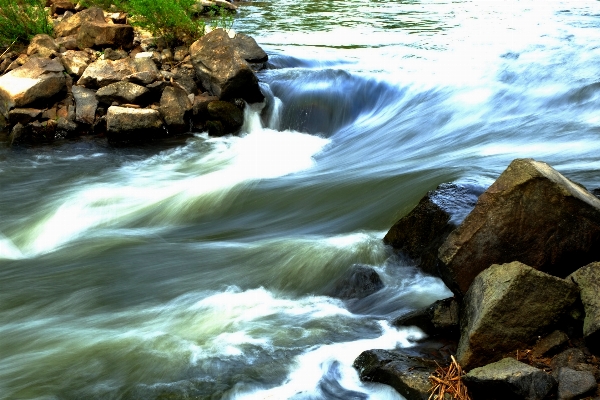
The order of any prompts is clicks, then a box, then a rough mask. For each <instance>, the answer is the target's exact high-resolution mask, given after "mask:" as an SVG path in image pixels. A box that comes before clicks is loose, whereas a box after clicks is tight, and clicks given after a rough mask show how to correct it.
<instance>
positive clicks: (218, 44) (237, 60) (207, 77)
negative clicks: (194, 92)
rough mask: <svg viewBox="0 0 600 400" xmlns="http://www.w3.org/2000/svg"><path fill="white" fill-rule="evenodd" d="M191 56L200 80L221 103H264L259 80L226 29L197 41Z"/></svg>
mask: <svg viewBox="0 0 600 400" xmlns="http://www.w3.org/2000/svg"><path fill="white" fill-rule="evenodd" d="M190 55H191V60H192V64H193V66H194V69H195V70H196V75H197V77H198V78H199V79H200V81H201V82H202V85H203V86H204V88H206V89H207V90H209V91H210V92H211V94H214V95H215V96H218V97H219V98H221V99H222V100H231V99H235V98H241V99H244V100H245V101H247V102H248V103H258V102H261V101H263V100H264V95H263V94H262V93H261V91H260V87H259V85H258V78H257V77H256V75H255V74H254V72H253V71H252V69H251V68H250V66H249V64H248V62H246V60H244V59H243V58H242V57H241V56H240V54H239V53H238V51H237V46H236V44H235V42H233V40H232V39H231V38H230V37H229V35H228V34H227V32H225V31H224V30H222V29H215V30H213V31H212V32H210V33H208V34H206V35H204V36H203V37H202V38H201V39H199V40H197V41H196V42H194V43H193V44H192V45H191V47H190Z"/></svg>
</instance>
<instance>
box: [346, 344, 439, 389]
mask: <svg viewBox="0 0 600 400" xmlns="http://www.w3.org/2000/svg"><path fill="white" fill-rule="evenodd" d="M353 366H354V368H355V369H356V370H357V371H358V374H359V376H360V379H361V380H362V381H366V382H377V383H383V384H386V385H390V386H391V387H393V388H394V389H396V391H397V392H398V393H400V394H401V395H402V396H404V397H406V398H407V399H409V400H413V399H419V400H427V399H428V398H429V388H430V387H431V384H430V383H429V375H431V374H432V373H433V372H434V371H435V369H436V367H437V364H436V363H435V362H434V361H430V360H425V359H423V358H419V357H412V356H408V355H406V354H402V353H400V352H398V351H388V350H367V351H363V352H362V353H361V354H360V355H359V356H358V358H357V359H356V360H354V364H353Z"/></svg>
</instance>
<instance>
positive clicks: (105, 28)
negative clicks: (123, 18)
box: [77, 21, 133, 49]
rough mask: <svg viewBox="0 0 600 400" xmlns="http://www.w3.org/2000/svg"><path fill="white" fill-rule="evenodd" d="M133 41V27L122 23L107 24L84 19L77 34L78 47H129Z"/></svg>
mask: <svg viewBox="0 0 600 400" xmlns="http://www.w3.org/2000/svg"><path fill="white" fill-rule="evenodd" d="M132 43H133V27H132V26H131V25H124V24H108V23H106V22H104V21H102V22H99V21H85V22H83V23H82V24H81V27H80V29H79V33H78V34H77V45H78V46H79V48H80V49H85V48H88V47H130V46H131V44H132Z"/></svg>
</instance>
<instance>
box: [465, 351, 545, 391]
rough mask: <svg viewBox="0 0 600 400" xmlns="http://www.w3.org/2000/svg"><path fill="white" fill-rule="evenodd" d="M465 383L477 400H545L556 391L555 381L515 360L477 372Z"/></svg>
mask: <svg viewBox="0 0 600 400" xmlns="http://www.w3.org/2000/svg"><path fill="white" fill-rule="evenodd" d="M463 381H464V383H465V385H466V386H467V388H468V389H469V393H471V395H472V396H473V398H474V399H488V400H505V399H515V400H517V399H523V400H542V399H544V398H545V397H546V396H547V395H549V394H550V392H551V391H552V390H553V389H554V388H555V387H556V381H555V380H554V378H553V377H552V376H551V375H549V374H547V373H545V372H544V371H542V370H539V369H537V368H534V367H531V366H529V365H527V364H525V363H522V362H520V361H517V360H515V359H514V358H504V359H502V360H500V361H498V362H495V363H492V364H488V365H485V366H483V367H479V368H475V369H473V370H471V371H469V373H468V374H467V375H465V376H464V378H463Z"/></svg>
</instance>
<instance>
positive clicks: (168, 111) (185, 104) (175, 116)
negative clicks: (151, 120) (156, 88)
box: [159, 86, 193, 133]
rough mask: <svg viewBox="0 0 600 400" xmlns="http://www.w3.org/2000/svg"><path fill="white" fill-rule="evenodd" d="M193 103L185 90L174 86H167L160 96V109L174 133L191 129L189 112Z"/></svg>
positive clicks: (168, 126) (168, 127)
mask: <svg viewBox="0 0 600 400" xmlns="http://www.w3.org/2000/svg"><path fill="white" fill-rule="evenodd" d="M192 105H193V103H192V101H191V100H190V98H189V97H188V94H187V92H186V91H185V90H183V89H181V88H179V87H173V86H168V87H166V88H165V90H164V91H163V92H162V96H161V98H160V108H159V111H160V114H161V116H162V117H163V119H164V121H165V124H166V125H167V129H169V131H171V132H174V133H181V132H188V131H189V129H190V122H189V114H190V111H191V110H192Z"/></svg>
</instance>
